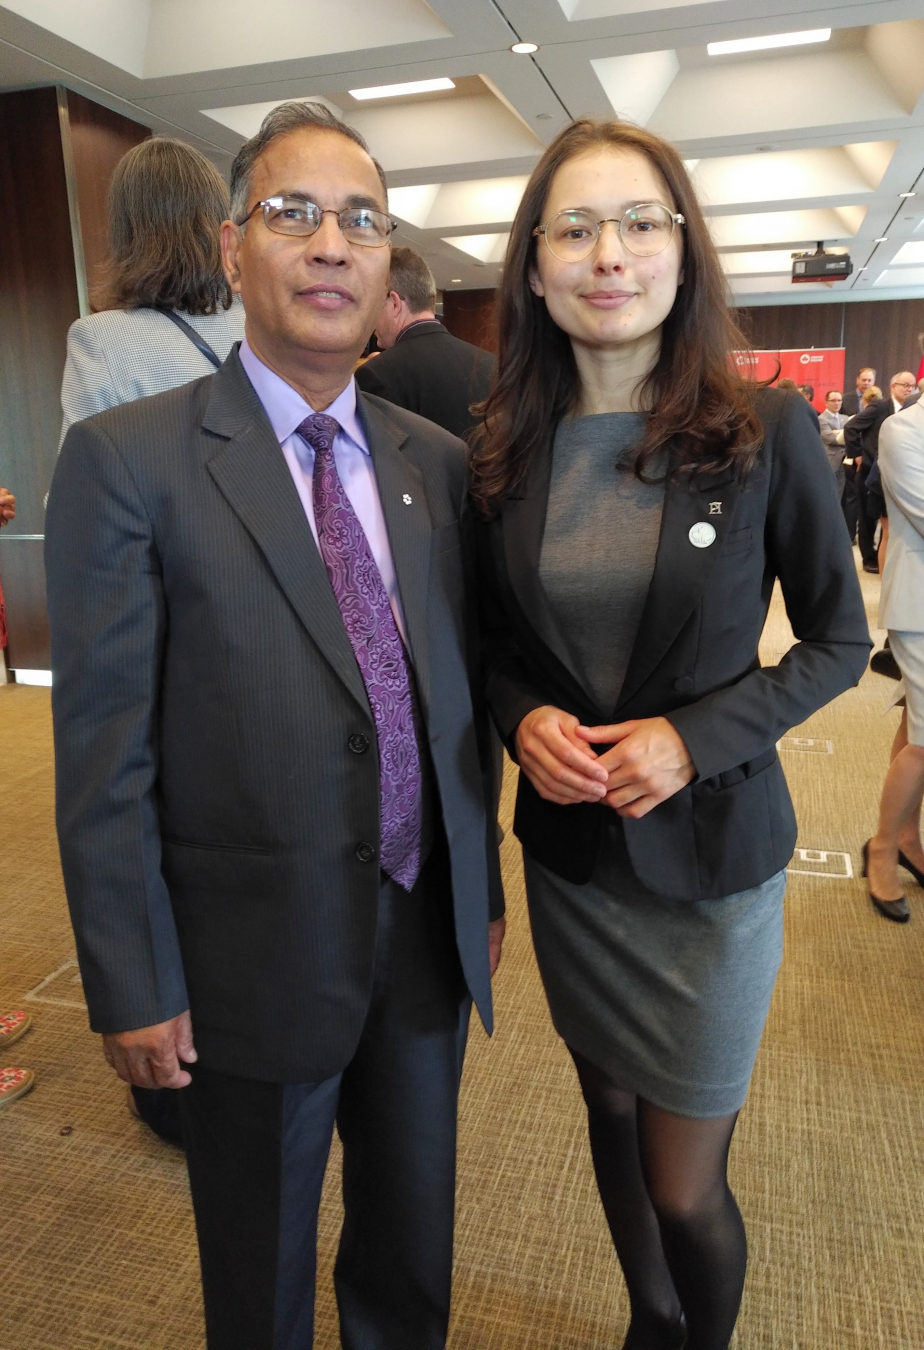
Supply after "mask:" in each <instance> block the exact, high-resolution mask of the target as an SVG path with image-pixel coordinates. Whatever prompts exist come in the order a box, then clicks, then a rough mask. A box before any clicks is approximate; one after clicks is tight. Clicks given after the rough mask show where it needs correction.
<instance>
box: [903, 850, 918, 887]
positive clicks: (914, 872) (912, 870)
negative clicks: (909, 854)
mask: <svg viewBox="0 0 924 1350" xmlns="http://www.w3.org/2000/svg"><path fill="white" fill-rule="evenodd" d="M898 865H899V867H904V869H905V871H906V872H910V873H911V875H912V876H913V877H914V879H915V881H916V882H917V883H918V885H919V886H924V872H919V871H918V869H917V868H916V867H915V865H914V863H913V862H911V861H910V860H909V859H908V858H906V857H905V855H904V853H902V851H901V849H899V850H898Z"/></svg>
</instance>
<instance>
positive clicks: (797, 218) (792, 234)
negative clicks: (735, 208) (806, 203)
mask: <svg viewBox="0 0 924 1350" xmlns="http://www.w3.org/2000/svg"><path fill="white" fill-rule="evenodd" d="M858 209H859V210H860V211H863V210H864V208H863V207H860V208H858ZM709 228H710V230H711V232H712V237H713V239H714V240H715V242H716V244H717V245H718V247H719V248H740V247H741V246H742V245H747V244H751V245H755V244H789V243H792V244H799V243H803V242H806V243H808V242H812V241H817V240H819V239H824V240H828V241H831V240H835V239H844V238H848V237H852V236H853V235H854V234H855V233H856V230H854V229H851V228H850V227H849V222H848V221H846V220H844V219H843V218H842V216H841V215H840V213H839V211H837V210H834V209H831V208H822V209H818V210H813V211H755V212H753V213H749V214H743V215H737V216H711V217H710V218H709Z"/></svg>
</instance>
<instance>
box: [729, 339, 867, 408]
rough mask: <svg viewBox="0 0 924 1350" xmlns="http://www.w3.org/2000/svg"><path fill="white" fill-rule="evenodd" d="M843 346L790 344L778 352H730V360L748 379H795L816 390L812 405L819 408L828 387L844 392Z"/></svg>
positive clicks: (823, 401) (821, 405) (775, 380)
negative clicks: (797, 345)
mask: <svg viewBox="0 0 924 1350" xmlns="http://www.w3.org/2000/svg"><path fill="white" fill-rule="evenodd" d="M844 355H845V350H844V348H843V347H791V348H789V349H787V350H785V351H779V352H764V351H760V352H733V353H732V360H733V362H734V364H735V366H736V367H737V368H738V370H740V371H741V374H742V375H744V376H746V378H747V379H750V380H772V381H773V383H774V384H776V382H777V380H778V379H784V378H785V379H790V380H795V382H796V384H810V385H811V386H812V388H813V389H814V391H815V397H814V398H813V399H812V406H813V407H814V408H815V409H816V410H817V411H818V412H822V411H823V409H824V406H825V394H827V392H828V390H829V389H839V390H840V391H841V393H843V392H844ZM777 365H779V373H777Z"/></svg>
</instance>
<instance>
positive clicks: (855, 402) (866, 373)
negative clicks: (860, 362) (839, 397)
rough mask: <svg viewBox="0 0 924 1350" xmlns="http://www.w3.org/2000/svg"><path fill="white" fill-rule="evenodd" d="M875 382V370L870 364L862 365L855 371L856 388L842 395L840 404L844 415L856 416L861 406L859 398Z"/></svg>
mask: <svg viewBox="0 0 924 1350" xmlns="http://www.w3.org/2000/svg"><path fill="white" fill-rule="evenodd" d="M875 383H876V372H875V370H873V368H872V366H864V367H863V369H862V370H858V371H857V378H856V388H855V389H851V391H850V393H849V394H845V395H844V402H843V404H842V405H841V412H842V413H843V414H844V416H845V417H856V415H857V413H858V412H859V411H860V410H861V408H862V406H863V405H862V404H861V402H860V399H861V398H862V397H863V395H864V394H865V393H866V391H867V389H869V388H870V387H871V386H872V385H874V384H875Z"/></svg>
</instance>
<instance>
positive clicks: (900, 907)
mask: <svg viewBox="0 0 924 1350" xmlns="http://www.w3.org/2000/svg"><path fill="white" fill-rule="evenodd" d="M861 852H862V854H863V871H862V872H861V873H860V876H861V877H865V876H866V875H867V871H868V868H869V840H868V839H867V841H866V843H865V844H864V845H863V848H862V850H861ZM899 860H901V854H899ZM902 866H904V863H903V864H902ZM866 889H867V890H868V891H869V898H870V900H871V901H872V902H873V908H874V909H878V910H879V913H880V914H881V915H882V916H883V918H886V919H891V920H892V922H893V923H907V922H908V920H909V919H910V918H911V909H910V906H909V904H908V901H907V900H906V899H905V897H904V896H902V898H901V899H900V900H880V899H879V897H878V895H873V893H872V891H871V890H870V889H869V882H867V886H866Z"/></svg>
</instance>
